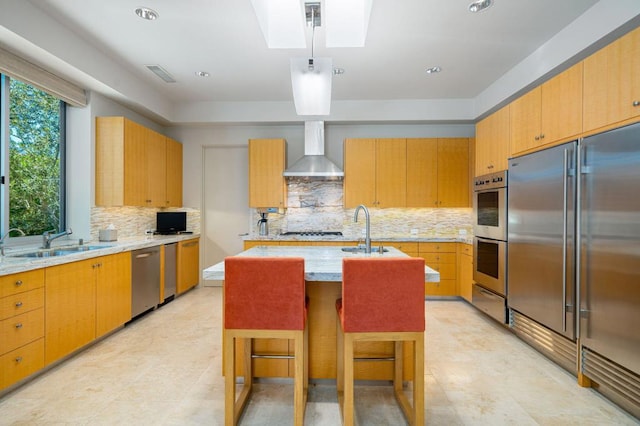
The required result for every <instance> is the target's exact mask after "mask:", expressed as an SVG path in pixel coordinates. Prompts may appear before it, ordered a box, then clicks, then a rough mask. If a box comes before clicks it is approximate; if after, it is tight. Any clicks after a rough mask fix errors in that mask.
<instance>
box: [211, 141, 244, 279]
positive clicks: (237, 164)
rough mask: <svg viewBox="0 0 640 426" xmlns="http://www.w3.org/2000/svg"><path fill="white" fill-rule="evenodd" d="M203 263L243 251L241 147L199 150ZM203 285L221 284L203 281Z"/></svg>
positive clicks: (212, 261) (242, 149)
mask: <svg viewBox="0 0 640 426" xmlns="http://www.w3.org/2000/svg"><path fill="white" fill-rule="evenodd" d="M203 151H204V152H203V153H204V159H203V173H202V175H203V182H202V188H203V189H202V190H203V197H202V199H203V204H204V217H203V223H204V264H205V265H207V266H210V265H214V264H216V263H218V262H221V261H223V260H224V258H225V257H226V256H230V255H234V254H237V253H240V252H241V251H242V250H243V248H244V247H243V240H242V236H243V235H246V234H247V233H248V232H249V226H250V220H251V219H250V214H251V211H250V209H249V182H248V179H249V169H248V168H249V159H248V147H247V146H246V145H245V146H207V147H204V149H203ZM203 285H205V286H216V285H221V282H220V281H205V282H204V284H203Z"/></svg>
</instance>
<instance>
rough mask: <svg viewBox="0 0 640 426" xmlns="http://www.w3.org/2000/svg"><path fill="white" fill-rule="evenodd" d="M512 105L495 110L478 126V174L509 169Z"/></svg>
mask: <svg viewBox="0 0 640 426" xmlns="http://www.w3.org/2000/svg"><path fill="white" fill-rule="evenodd" d="M509 120H510V106H509V105H507V106H506V107H503V108H501V109H499V110H498V111H496V112H494V113H493V114H491V115H490V116H488V117H487V118H485V119H484V120H482V121H480V122H479V123H478V125H477V126H476V147H475V148H476V167H475V174H476V176H482V175H484V174H487V173H493V172H497V171H500V170H506V169H507V158H508V157H509V152H510V151H509V149H510V148H509V140H510V132H509Z"/></svg>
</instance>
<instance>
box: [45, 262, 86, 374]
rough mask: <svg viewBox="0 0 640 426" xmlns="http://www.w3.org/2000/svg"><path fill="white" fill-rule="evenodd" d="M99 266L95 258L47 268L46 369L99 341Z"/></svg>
mask: <svg viewBox="0 0 640 426" xmlns="http://www.w3.org/2000/svg"><path fill="white" fill-rule="evenodd" d="M97 263H98V260H97V259H96V258H94V259H87V260H83V261H79V262H73V263H67V264H64V265H58V266H52V267H50V268H46V271H45V282H46V285H45V295H46V296H45V297H46V308H45V325H46V327H45V339H46V345H45V364H46V365H48V364H51V363H52V362H54V361H56V360H58V359H60V358H62V357H64V356H66V355H68V354H70V353H72V352H73V351H75V350H76V349H79V348H81V347H82V346H84V345H86V344H87V343H89V342H91V341H92V340H93V339H95V337H96V283H95V280H96V271H95V270H96V268H97V266H96V265H97Z"/></svg>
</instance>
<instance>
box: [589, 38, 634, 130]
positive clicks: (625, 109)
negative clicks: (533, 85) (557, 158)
mask: <svg viewBox="0 0 640 426" xmlns="http://www.w3.org/2000/svg"><path fill="white" fill-rule="evenodd" d="M639 70H640V28H637V29H635V30H633V31H631V32H630V33H628V34H626V35H625V36H623V37H621V38H619V39H618V40H616V41H614V42H613V43H611V44H609V45H608V46H606V47H604V48H603V49H601V50H599V51H598V52H596V53H594V54H593V55H591V56H589V57H588V58H586V59H585V60H584V105H583V108H584V109H583V115H584V131H585V132H588V131H591V130H595V129H599V128H603V127H606V126H609V125H613V124H616V123H620V124H624V121H626V120H630V119H634V118H637V117H639V116H640V71H639Z"/></svg>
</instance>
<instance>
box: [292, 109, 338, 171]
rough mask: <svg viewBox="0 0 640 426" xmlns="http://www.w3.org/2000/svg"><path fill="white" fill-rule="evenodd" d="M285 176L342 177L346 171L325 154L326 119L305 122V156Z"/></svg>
mask: <svg viewBox="0 0 640 426" xmlns="http://www.w3.org/2000/svg"><path fill="white" fill-rule="evenodd" d="M282 175H283V176H285V177H325V178H341V177H343V176H344V172H343V171H342V170H340V168H339V167H338V166H336V165H335V164H333V163H332V162H331V160H329V159H328V158H327V157H325V156H324V121H305V122H304V157H302V158H301V159H299V160H298V161H296V162H295V163H293V165H292V166H290V167H288V168H287V170H285V171H284V173H283V174H282Z"/></svg>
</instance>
